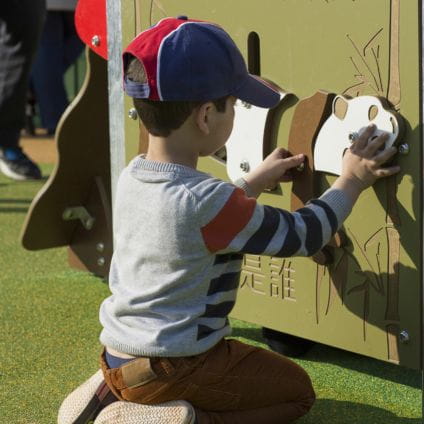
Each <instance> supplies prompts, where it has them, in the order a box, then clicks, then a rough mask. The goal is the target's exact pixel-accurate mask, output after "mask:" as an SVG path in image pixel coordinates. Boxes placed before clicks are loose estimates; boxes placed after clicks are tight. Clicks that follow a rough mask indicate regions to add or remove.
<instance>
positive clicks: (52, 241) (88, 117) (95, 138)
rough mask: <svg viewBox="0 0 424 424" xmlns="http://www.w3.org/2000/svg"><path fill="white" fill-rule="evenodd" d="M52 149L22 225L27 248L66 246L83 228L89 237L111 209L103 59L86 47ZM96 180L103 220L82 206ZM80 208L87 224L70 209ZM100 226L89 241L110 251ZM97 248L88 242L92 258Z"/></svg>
mask: <svg viewBox="0 0 424 424" xmlns="http://www.w3.org/2000/svg"><path fill="white" fill-rule="evenodd" d="M57 148H58V163H57V165H56V168H55V169H54V171H53V172H52V175H51V176H50V178H49V179H48V181H47V182H46V184H45V185H44V186H43V187H42V189H41V190H40V192H39V193H38V194H37V196H36V197H35V198H34V200H33V202H32V204H31V206H30V209H29V212H28V215H27V217H26V220H25V223H24V226H23V229H22V235H21V240H22V244H23V246H24V247H25V248H26V249H29V250H38V249H47V248H52V247H58V246H65V245H70V244H71V243H72V240H73V237H74V233H75V232H76V231H83V232H84V233H85V237H86V239H87V240H88V239H90V237H91V234H94V232H97V228H96V226H99V225H100V223H101V222H105V220H106V218H105V217H106V216H107V215H110V211H107V209H109V210H110V160H109V120H108V91H107V62H106V61H105V60H104V59H102V58H101V57H99V56H97V55H96V54H94V53H92V52H91V51H88V53H87V75H86V78H85V81H84V84H83V87H82V89H81V91H80V93H79V94H78V96H77V97H76V99H75V100H74V101H73V102H72V104H71V105H70V107H69V108H68V109H67V111H66V112H65V114H64V116H63V117H62V119H61V121H60V123H59V127H58V132H57ZM98 179H100V180H98ZM96 181H97V182H96ZM99 181H101V184H102V186H103V188H102V189H101V190H102V194H100V191H99V194H98V195H97V197H98V198H100V197H103V198H102V200H101V203H100V204H101V207H102V208H103V209H104V210H103V212H102V214H100V215H102V216H104V218H102V219H100V215H99V213H98V211H96V210H95V208H94V209H93V207H91V208H89V207H88V206H87V202H90V198H91V197H92V196H93V186H96V184H97V185H98V184H99ZM97 190H98V189H97ZM106 205H109V206H106ZM75 208H80V209H75ZM84 210H85V211H86V212H87V213H88V215H89V217H90V218H93V219H92V220H91V222H90V223H89V224H90V225H91V228H88V227H90V225H85V224H87V222H88V221H87V220H90V219H89V218H88V217H87V219H86V220H85V221H84V218H82V219H80V218H78V216H80V214H79V213H77V212H75V211H79V212H81V211H84ZM72 211H74V212H72ZM72 213H74V214H75V215H76V218H75V219H64V218H66V216H67V217H68V218H69V217H71V218H72ZM96 215H97V216H96ZM102 231H103V232H104V233H105V234H104V236H103V237H101V240H98V238H97V237H96V240H93V241H92V245H93V246H95V245H96V244H97V243H98V242H103V245H104V249H110V250H111V249H112V246H111V239H112V237H111V228H110V226H106V225H105V226H104V227H103V228H102ZM107 233H110V234H107ZM106 244H108V245H109V246H106ZM98 253H99V252H97V251H96V250H95V247H93V252H92V254H93V256H95V257H96V258H97V257H98V256H99V255H98ZM105 268H108V263H106V264H105ZM102 274H103V273H102ZM104 274H105V273H104Z"/></svg>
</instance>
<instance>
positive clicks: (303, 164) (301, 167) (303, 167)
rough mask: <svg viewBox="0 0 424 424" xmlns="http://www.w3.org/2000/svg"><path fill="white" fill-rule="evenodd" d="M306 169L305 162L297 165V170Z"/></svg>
mask: <svg viewBox="0 0 424 424" xmlns="http://www.w3.org/2000/svg"><path fill="white" fill-rule="evenodd" d="M304 169H305V162H302V163H301V164H300V165H298V166H296V170H297V171H299V172H302V171H303V170H304Z"/></svg>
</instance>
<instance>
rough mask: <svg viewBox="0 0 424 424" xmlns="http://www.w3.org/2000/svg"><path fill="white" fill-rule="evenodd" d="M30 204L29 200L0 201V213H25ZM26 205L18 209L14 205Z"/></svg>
mask: <svg viewBox="0 0 424 424" xmlns="http://www.w3.org/2000/svg"><path fill="white" fill-rule="evenodd" d="M31 202H32V200H31V199H12V198H6V199H0V206H1V207H0V213H27V212H28V207H29V205H30V203H31ZM16 204H17V205H28V206H26V207H19V206H15V205H16Z"/></svg>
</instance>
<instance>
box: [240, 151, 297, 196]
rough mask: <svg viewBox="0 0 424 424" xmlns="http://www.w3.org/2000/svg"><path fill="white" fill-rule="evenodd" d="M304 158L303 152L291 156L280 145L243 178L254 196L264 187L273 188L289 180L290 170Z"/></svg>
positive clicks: (290, 177) (290, 176)
mask: <svg viewBox="0 0 424 424" xmlns="http://www.w3.org/2000/svg"><path fill="white" fill-rule="evenodd" d="M304 160H305V156H304V155H303V154H300V155H296V156H291V155H290V153H289V152H288V151H287V150H286V149H283V148H281V147H277V148H276V149H275V150H274V151H273V152H272V153H271V154H270V155H268V156H267V157H266V158H265V159H264V161H263V162H262V163H261V164H260V165H259V166H258V167H257V168H255V169H254V170H253V171H251V172H249V173H248V174H247V175H246V176H245V177H243V178H244V180H245V181H246V183H247V184H248V185H249V188H250V190H251V192H252V193H255V194H256V197H257V196H259V194H260V193H261V192H262V191H263V190H265V189H266V188H274V187H275V186H276V185H277V184H278V183H279V182H282V181H290V180H291V179H292V175H291V173H290V170H291V169H292V168H296V167H297V166H299V165H300V164H301V163H302V162H303V161H304Z"/></svg>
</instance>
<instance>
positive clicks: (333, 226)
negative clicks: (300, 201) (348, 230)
mask: <svg viewBox="0 0 424 424" xmlns="http://www.w3.org/2000/svg"><path fill="white" fill-rule="evenodd" d="M309 203H311V204H313V205H317V206H319V207H320V208H322V209H323V210H324V212H325V215H326V216H327V219H328V223H329V224H330V227H331V233H332V234H334V233H335V232H336V231H337V228H338V227H339V224H338V222H337V217H336V214H335V213H334V211H333V209H331V208H330V206H328V205H327V203H325V202H323V201H322V200H320V199H313V200H311V201H310V202H309Z"/></svg>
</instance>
